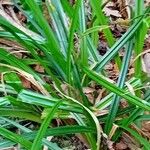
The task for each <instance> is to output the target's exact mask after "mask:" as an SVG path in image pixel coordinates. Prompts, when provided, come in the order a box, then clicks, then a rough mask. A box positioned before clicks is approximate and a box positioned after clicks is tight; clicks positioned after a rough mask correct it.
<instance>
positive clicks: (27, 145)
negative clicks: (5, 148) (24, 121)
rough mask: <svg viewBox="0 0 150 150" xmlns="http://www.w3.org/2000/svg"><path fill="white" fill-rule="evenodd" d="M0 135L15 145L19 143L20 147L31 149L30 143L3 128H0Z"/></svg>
mask: <svg viewBox="0 0 150 150" xmlns="http://www.w3.org/2000/svg"><path fill="white" fill-rule="evenodd" d="M0 135H2V136H3V137H5V138H7V139H10V140H11V141H14V142H16V143H20V144H21V145H22V146H24V147H25V148H26V149H28V150H30V148H31V144H32V143H31V142H30V141H28V140H26V138H24V137H22V136H20V135H17V134H15V133H13V132H11V131H9V130H7V129H5V128H2V127H0Z"/></svg>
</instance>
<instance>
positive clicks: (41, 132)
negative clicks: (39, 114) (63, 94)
mask: <svg viewBox="0 0 150 150" xmlns="http://www.w3.org/2000/svg"><path fill="white" fill-rule="evenodd" d="M61 102H62V101H58V102H57V103H56V104H55V105H54V107H52V108H51V109H49V113H48V115H47V116H46V118H45V119H44V121H43V122H42V124H41V126H40V129H39V131H38V133H37V135H36V137H35V139H34V141H33V144H32V147H31V150H35V149H36V150H38V149H39V150H40V149H41V144H42V138H43V137H44V135H45V133H46V130H47V128H48V126H49V124H50V122H51V120H52V119H53V116H54V114H55V113H56V111H57V109H58V107H59V105H60V104H61Z"/></svg>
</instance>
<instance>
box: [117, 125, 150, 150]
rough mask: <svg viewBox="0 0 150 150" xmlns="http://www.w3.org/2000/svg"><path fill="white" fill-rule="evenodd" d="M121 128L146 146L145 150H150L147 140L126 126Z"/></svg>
mask: <svg viewBox="0 0 150 150" xmlns="http://www.w3.org/2000/svg"><path fill="white" fill-rule="evenodd" d="M119 127H120V128H123V129H124V130H126V131H128V132H129V133H130V134H131V135H132V136H134V138H136V139H137V140H138V141H139V142H140V143H141V144H142V145H143V146H144V148H145V150H149V148H150V143H149V142H148V141H147V140H146V139H144V138H143V137H142V136H141V135H139V134H138V133H137V132H136V131H134V130H133V129H130V128H127V127H124V126H119Z"/></svg>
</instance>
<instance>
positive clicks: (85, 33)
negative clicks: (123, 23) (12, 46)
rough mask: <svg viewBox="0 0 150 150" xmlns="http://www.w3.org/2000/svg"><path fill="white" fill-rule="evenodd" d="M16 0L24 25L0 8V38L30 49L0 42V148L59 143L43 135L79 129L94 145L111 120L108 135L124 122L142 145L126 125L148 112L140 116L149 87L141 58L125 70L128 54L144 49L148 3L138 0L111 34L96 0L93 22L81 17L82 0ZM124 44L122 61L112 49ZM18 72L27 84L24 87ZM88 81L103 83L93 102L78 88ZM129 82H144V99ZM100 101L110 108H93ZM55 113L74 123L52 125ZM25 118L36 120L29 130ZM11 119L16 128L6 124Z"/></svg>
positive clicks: (123, 127)
mask: <svg viewBox="0 0 150 150" xmlns="http://www.w3.org/2000/svg"><path fill="white" fill-rule="evenodd" d="M14 2H15V3H14V4H15V5H16V7H17V8H18V9H19V10H20V11H22V12H23V14H24V15H25V16H26V17H27V24H26V25H25V27H23V26H21V25H16V24H14V23H12V22H11V21H10V20H8V19H7V18H6V17H3V16H0V27H1V28H2V29H1V30H0V38H5V39H9V40H11V41H16V42H18V43H19V44H20V45H21V46H22V47H23V48H24V50H26V51H27V52H28V53H29V55H28V58H26V57H24V58H19V57H17V56H16V55H15V54H13V53H10V52H9V51H8V50H6V49H4V48H0V72H1V74H2V75H1V84H0V93H1V98H0V117H1V118H0V121H1V120H2V121H5V123H4V125H3V126H2V127H1V128H0V135H1V136H2V137H3V138H4V139H2V140H0V148H6V147H9V146H13V145H15V144H18V143H19V144H20V145H21V147H23V148H26V149H32V150H35V149H41V148H42V146H44V145H46V146H47V147H48V148H50V149H58V150H59V149H61V148H59V147H58V146H57V144H56V143H52V142H49V141H47V140H46V137H47V136H59V135H65V134H75V133H80V134H81V135H82V136H83V137H84V138H85V139H86V141H87V142H88V144H89V147H90V149H92V150H99V148H100V147H101V144H102V141H101V137H102V136H104V135H105V137H106V135H107V136H109V135H110V131H111V130H112V127H113V124H117V125H118V126H119V127H120V128H119V129H117V131H116V132H115V133H114V135H113V138H112V139H113V140H114V141H115V140H117V139H118V137H120V136H121V134H122V131H125V130H126V131H127V132H129V133H130V134H131V135H133V136H134V137H136V138H137V139H138V140H140V142H141V145H143V146H144V148H145V149H146V148H148V147H149V143H148V142H147V140H146V139H144V138H143V137H142V136H141V135H140V134H138V133H137V132H135V131H133V129H130V126H129V125H130V124H131V123H132V124H133V123H134V124H135V125H137V126H140V124H139V120H149V118H150V117H149V115H148V116H146V115H144V117H143V118H142V115H143V114H144V112H145V110H146V111H150V102H149V94H147V93H146V94H145V91H147V92H148V93H149V90H150V89H149V87H148V88H145V87H144V86H145V85H146V84H147V82H146V80H145V81H144V80H142V76H141V73H142V67H141V58H139V59H137V60H136V62H135V70H137V71H135V73H134V75H133V76H132V77H130V76H128V75H127V73H128V71H129V67H130V61H131V59H132V56H133V55H132V54H134V55H135V56H137V55H139V54H140V53H141V52H142V49H143V44H144V40H145V37H146V34H147V32H148V29H149V24H150V22H149V17H148V16H147V14H148V13H149V12H150V8H146V9H145V8H143V5H142V4H141V2H139V3H138V2H137V3H136V10H135V14H136V15H135V19H134V22H133V23H131V25H130V27H129V29H128V30H127V31H126V33H125V34H123V35H122V37H121V38H120V39H115V38H114V36H113V33H112V32H111V29H110V26H109V23H108V18H107V17H106V16H105V15H104V14H103V8H102V4H101V1H98V0H91V1H90V5H91V8H92V12H91V13H92V14H91V15H92V20H91V22H93V24H92V25H91V26H88V25H87V23H86V22H87V14H86V12H85V5H84V2H83V1H82V0H77V1H76V2H75V4H74V5H73V6H72V5H70V3H69V2H68V1H67V0H51V1H49V0H46V1H45V3H44V4H43V2H42V1H40V0H38V1H36V0H25V1H22V0H20V1H18V0H15V1H14ZM98 4H99V5H98ZM42 5H45V6H46V8H47V10H48V14H49V19H50V20H47V19H46V18H45V17H44V14H43V12H42V9H41V6H42ZM138 11H139V13H138ZM95 18H96V20H95ZM99 32H103V33H104V35H105V37H106V40H107V43H108V47H109V49H108V50H107V52H106V54H105V55H104V56H100V55H99V52H98V51H97V46H98V45H97V42H98V34H99ZM115 41H116V42H115ZM75 42H76V44H77V46H75ZM134 43H135V44H134ZM124 47H125V54H124V58H123V61H122V62H121V61H120V57H119V55H118V53H119V51H120V49H121V48H124ZM111 60H114V61H115V63H116V64H117V65H118V67H119V77H118V81H117V82H116V83H115V81H114V82H113V83H111V81H110V79H109V78H108V76H107V73H106V72H107V70H106V69H105V65H106V64H108V63H109V62H110V61H111ZM34 65H40V66H41V67H42V68H43V69H44V72H43V73H39V72H38V71H35V69H34V68H33V66H34ZM21 77H23V78H24V80H25V82H27V83H28V82H29V83H30V84H31V85H32V88H28V89H27V88H26V87H25V86H24V83H23V81H22V80H21ZM135 77H136V78H135ZM93 83H94V84H96V85H100V86H101V87H102V88H105V90H106V94H105V96H104V97H102V99H101V100H100V99H98V101H96V97H94V98H95V99H94V102H91V100H90V99H89V98H88V96H87V95H86V93H85V92H84V88H85V87H88V86H90V85H91V84H93ZM126 83H128V84H126ZM129 85H130V87H132V88H133V89H136V88H141V87H143V88H141V89H140V92H143V93H144V95H145V98H144V99H142V96H141V95H140V94H138V92H137V93H136V95H134V94H133V92H132V93H131V89H130V88H129ZM64 87H65V88H64ZM138 96H139V97H138ZM123 99H124V100H126V101H127V102H128V105H129V106H128V107H127V108H126V109H122V108H120V105H119V103H120V101H122V100H123ZM95 101H96V103H95ZM106 109H107V110H109V113H108V114H105V115H102V116H101V117H99V113H101V111H103V110H106ZM133 110H134V111H133ZM118 116H119V117H120V120H119V121H118V118H117V117H118ZM16 118H17V120H16ZM57 118H59V119H62V120H63V119H64V120H65V119H67V120H74V124H72V123H69V122H68V121H64V125H63V126H60V127H53V122H52V120H53V119H57ZM43 119H44V120H43ZM23 121H31V122H34V123H36V124H37V128H36V129H35V130H31V129H29V128H27V127H25V126H23V123H22V122H23ZM65 123H66V124H65ZM102 124H104V129H103V128H102V127H101V125H102ZM13 127H15V128H17V129H19V130H21V133H20V134H18V133H17V132H16V131H13V132H12V128H13Z"/></svg>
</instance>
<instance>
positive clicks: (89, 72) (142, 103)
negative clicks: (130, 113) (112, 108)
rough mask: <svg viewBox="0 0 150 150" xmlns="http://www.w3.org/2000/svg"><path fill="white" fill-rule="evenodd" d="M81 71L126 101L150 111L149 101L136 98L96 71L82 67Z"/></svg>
mask: <svg viewBox="0 0 150 150" xmlns="http://www.w3.org/2000/svg"><path fill="white" fill-rule="evenodd" d="M83 71H84V72H85V73H86V74H87V75H88V76H89V77H90V78H91V79H93V80H94V81H96V82H97V83H98V84H100V85H102V86H104V87H105V88H106V89H107V90H109V91H111V92H113V93H115V94H117V95H118V96H120V97H122V98H124V99H126V100H127V101H128V102H130V103H132V104H134V105H136V106H138V107H140V108H142V109H145V110H149V111H150V103H148V102H146V101H144V100H142V99H140V98H138V97H137V96H133V95H131V94H128V93H126V92H125V91H124V90H123V89H121V88H119V87H117V86H116V85H114V84H112V83H110V82H108V81H107V80H106V79H104V77H103V76H102V75H99V74H97V73H96V72H94V71H92V70H90V69H88V68H86V67H83Z"/></svg>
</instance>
